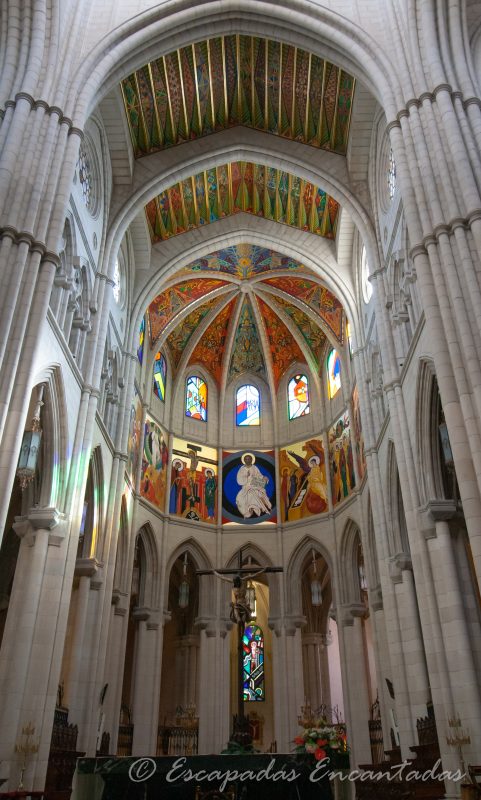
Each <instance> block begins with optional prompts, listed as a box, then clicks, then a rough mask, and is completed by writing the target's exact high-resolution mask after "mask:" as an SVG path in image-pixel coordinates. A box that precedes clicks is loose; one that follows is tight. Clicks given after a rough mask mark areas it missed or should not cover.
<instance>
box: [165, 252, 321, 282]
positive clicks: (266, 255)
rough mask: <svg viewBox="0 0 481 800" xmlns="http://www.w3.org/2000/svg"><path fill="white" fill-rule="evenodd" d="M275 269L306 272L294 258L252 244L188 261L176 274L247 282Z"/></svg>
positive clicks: (307, 270) (306, 269)
mask: <svg viewBox="0 0 481 800" xmlns="http://www.w3.org/2000/svg"><path fill="white" fill-rule="evenodd" d="M279 270H289V271H290V270H292V271H296V272H297V271H299V270H302V271H303V272H310V270H309V269H308V268H307V267H304V266H303V264H300V263H299V261H296V260H295V259H294V258H291V257H290V256H285V255H282V254H281V253H277V252H276V251H275V250H270V249H269V248H268V247H259V246H258V245H256V244H235V245H232V247H226V248H225V249H224V250H216V252H215V253H210V254H209V255H208V256H205V257H204V258H198V259H196V260H195V261H192V262H191V263H190V264H188V265H187V266H186V267H184V269H183V270H181V272H180V273H179V274H181V275H191V274H192V272H222V273H224V274H226V275H232V276H233V277H235V278H240V280H248V279H249V278H252V277H255V276H256V275H262V274H263V273H265V272H277V271H279Z"/></svg>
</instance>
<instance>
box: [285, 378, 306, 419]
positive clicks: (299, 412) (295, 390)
mask: <svg viewBox="0 0 481 800" xmlns="http://www.w3.org/2000/svg"><path fill="white" fill-rule="evenodd" d="M287 401H288V405H289V419H296V418H297V417H303V416H305V415H306V414H309V411H310V408H309V382H308V380H307V376H306V375H294V377H293V378H291V380H290V381H289V383H288V385H287Z"/></svg>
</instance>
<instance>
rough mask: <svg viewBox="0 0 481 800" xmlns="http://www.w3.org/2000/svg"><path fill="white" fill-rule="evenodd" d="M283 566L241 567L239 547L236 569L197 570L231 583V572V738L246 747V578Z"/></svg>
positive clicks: (248, 614) (248, 612) (248, 615)
mask: <svg viewBox="0 0 481 800" xmlns="http://www.w3.org/2000/svg"><path fill="white" fill-rule="evenodd" d="M282 571H283V568H282V567H261V566H256V565H253V564H252V565H249V566H247V567H243V566H242V548H241V549H240V550H239V561H238V567H237V569H206V570H197V575H215V576H216V577H217V578H220V579H221V580H224V581H229V583H230V582H231V579H230V578H227V577H224V576H227V575H233V576H234V577H233V579H232V593H233V596H234V599H233V600H232V602H231V604H230V618H231V620H232V622H233V623H234V624H235V625H236V626H237V714H236V715H235V716H234V730H233V733H232V735H231V738H230V741H231V742H233V743H235V744H236V745H241V746H243V747H246V748H249V747H251V745H252V736H251V734H250V729H249V718H248V717H246V716H245V714H244V647H243V639H244V633H245V629H246V625H248V623H249V622H250V620H251V617H252V611H253V609H251V608H250V607H249V604H248V602H247V591H246V590H247V581H248V580H251V579H252V578H255V577H257V576H258V575H261V574H265V573H269V572H282Z"/></svg>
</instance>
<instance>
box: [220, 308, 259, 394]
mask: <svg viewBox="0 0 481 800" xmlns="http://www.w3.org/2000/svg"><path fill="white" fill-rule="evenodd" d="M265 371H266V368H265V364H264V357H263V355H262V344H261V341H260V339H259V331H258V330H257V325H256V322H255V317H254V312H253V309H252V306H251V303H250V300H247V299H245V300H244V302H243V304H242V309H241V313H240V315H239V322H238V324H237V331H236V334H235V338H234V343H233V345H232V355H231V359H230V367H229V378H234V377H236V376H237V375H242V374H243V373H246V372H248V373H250V374H251V375H265Z"/></svg>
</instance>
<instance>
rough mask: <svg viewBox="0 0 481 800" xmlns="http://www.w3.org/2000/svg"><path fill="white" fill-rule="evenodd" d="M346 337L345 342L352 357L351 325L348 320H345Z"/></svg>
mask: <svg viewBox="0 0 481 800" xmlns="http://www.w3.org/2000/svg"><path fill="white" fill-rule="evenodd" d="M346 338H347V343H348V345H349V355H350V356H351V357H352V335H351V326H350V324H349V320H346Z"/></svg>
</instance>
